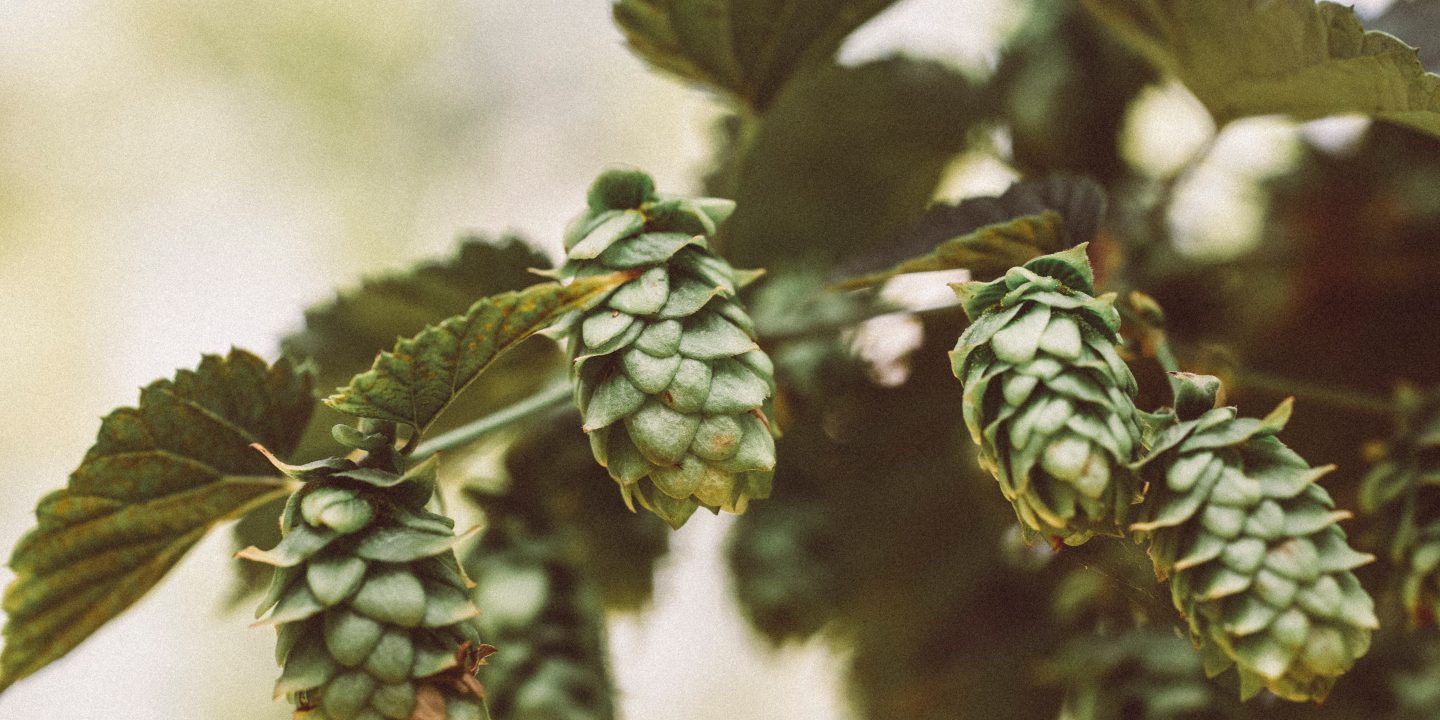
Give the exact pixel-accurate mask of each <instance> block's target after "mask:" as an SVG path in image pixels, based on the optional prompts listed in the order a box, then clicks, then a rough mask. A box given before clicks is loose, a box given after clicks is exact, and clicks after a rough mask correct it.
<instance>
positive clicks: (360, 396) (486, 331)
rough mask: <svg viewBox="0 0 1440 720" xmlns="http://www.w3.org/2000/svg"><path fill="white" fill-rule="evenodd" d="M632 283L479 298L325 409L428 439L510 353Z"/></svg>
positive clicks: (614, 278)
mask: <svg viewBox="0 0 1440 720" xmlns="http://www.w3.org/2000/svg"><path fill="white" fill-rule="evenodd" d="M634 276H635V273H633V272H632V273H615V274H612V275H603V276H599V277H593V278H585V279H581V280H576V281H574V282H572V283H570V284H569V285H559V284H556V283H544V284H540V285H535V286H532V287H530V288H528V289H526V290H523V291H519V292H508V293H502V294H500V295H495V296H492V297H488V298H482V299H481V300H478V301H476V303H475V304H474V305H472V306H470V310H469V311H468V312H466V313H465V314H463V315H457V316H455V317H452V318H449V319H448V320H445V321H443V322H441V323H440V324H439V325H436V326H432V327H428V328H426V329H425V330H422V331H421V332H420V333H419V334H417V335H415V336H414V337H411V338H409V339H405V340H401V341H400V342H398V343H396V344H395V349H394V350H392V351H390V352H384V353H381V354H380V356H379V357H378V358H376V359H375V364H374V366H373V367H371V369H370V370H369V371H368V372H365V373H362V374H360V375H356V376H355V378H354V379H353V380H351V381H350V385H349V386H348V387H344V388H341V389H340V392H339V393H337V394H335V395H332V396H330V397H329V398H326V400H325V404H326V405H329V406H330V407H332V408H334V409H336V410H339V411H340V412H343V413H347V414H350V415H355V416H359V417H367V418H374V419H377V420H389V421H393V422H398V423H405V424H408V425H411V426H412V427H414V428H416V430H417V431H418V432H422V433H423V432H424V431H425V430H426V429H427V428H429V427H430V424H431V422H433V421H434V420H435V418H436V416H438V415H439V414H440V413H441V412H442V411H443V410H445V408H446V407H447V406H448V405H449V404H450V402H451V401H452V400H453V399H454V398H455V396H456V395H458V394H459V393H460V392H461V391H462V390H464V389H465V387H466V386H468V385H469V384H470V383H471V382H473V381H474V380H475V378H476V377H478V376H479V375H480V373H481V372H482V371H484V370H485V369H486V368H487V367H489V366H490V364H491V363H493V362H494V361H495V359H496V358H498V357H499V356H500V355H501V354H503V353H504V352H505V351H507V350H509V349H511V348H513V347H515V346H516V345H518V344H519V343H520V342H521V341H523V340H525V339H526V338H528V337H530V336H531V335H533V334H535V333H536V332H539V331H540V330H543V329H545V328H546V327H549V326H550V325H551V324H552V323H554V322H555V321H556V320H558V319H560V317H561V316H563V315H565V314H566V313H569V312H570V311H572V310H576V309H579V308H582V307H585V306H587V305H588V304H590V303H592V302H595V301H596V300H599V299H600V298H603V297H604V296H605V295H606V294H607V293H609V292H610V291H611V290H614V289H615V288H616V287H618V286H620V285H621V284H622V283H624V282H626V281H628V280H630V279H631V278H633V277H634Z"/></svg>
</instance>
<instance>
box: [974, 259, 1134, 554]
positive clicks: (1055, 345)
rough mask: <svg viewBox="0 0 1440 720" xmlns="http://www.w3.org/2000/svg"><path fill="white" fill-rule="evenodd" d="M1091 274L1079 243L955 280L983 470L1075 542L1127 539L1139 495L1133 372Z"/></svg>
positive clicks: (1031, 513) (1046, 527)
mask: <svg viewBox="0 0 1440 720" xmlns="http://www.w3.org/2000/svg"><path fill="white" fill-rule="evenodd" d="M1092 278H1093V276H1092V274H1091V269H1090V263H1089V260H1088V259H1087V258H1086V256H1085V246H1084V245H1080V246H1077V247H1076V248H1075V249H1073V250H1069V251H1066V252H1063V253H1056V254H1053V255H1045V256H1042V257H1039V258H1035V259H1034V260H1031V261H1029V262H1027V263H1026V264H1025V265H1023V266H1021V267H1017V268H1012V269H1011V270H1010V271H1009V272H1008V273H1006V274H1005V276H1004V277H1002V278H1000V279H998V280H995V281H993V282H989V283H981V282H970V283H965V284H963V285H961V286H959V287H958V288H957V292H958V293H959V295H960V297H961V299H962V302H963V303H964V305H965V310H966V312H967V313H968V314H969V315H970V317H971V319H972V320H973V324H971V326H970V327H969V328H967V329H966V330H965V332H964V334H962V335H961V336H960V340H959V342H957V343H956V345H955V350H954V351H953V352H952V353H951V354H950V358H951V362H952V367H953V370H954V373H955V377H957V378H959V379H960V381H961V383H963V384H964V386H965V394H964V410H965V424H966V426H967V427H969V428H970V435H971V437H972V438H973V439H974V441H975V442H976V444H978V445H979V446H980V463H981V465H982V466H983V467H985V468H986V469H987V470H989V471H990V472H991V474H993V475H994V476H995V479H996V480H998V481H999V482H1000V490H1001V492H1003V493H1004V495H1005V497H1006V499H1008V500H1010V502H1011V503H1013V504H1014V505H1015V512H1016V514H1017V515H1019V517H1020V520H1021V522H1023V523H1024V524H1025V526H1026V527H1028V528H1029V529H1031V530H1033V531H1035V532H1039V533H1043V534H1047V535H1055V536H1058V537H1060V538H1062V539H1064V540H1065V541H1066V542H1068V543H1070V544H1079V543H1082V542H1084V541H1085V540H1087V539H1089V538H1090V537H1091V536H1092V535H1094V534H1096V533H1102V534H1110V535H1119V534H1121V528H1122V527H1123V523H1124V522H1125V520H1126V517H1127V515H1128V512H1129V507H1130V505H1131V504H1132V503H1133V502H1135V500H1136V499H1137V496H1138V494H1137V493H1138V485H1137V482H1136V480H1135V478H1134V476H1133V475H1132V473H1131V472H1130V471H1129V470H1128V469H1127V468H1126V467H1125V466H1126V464H1127V463H1129V462H1130V461H1131V460H1133V459H1134V458H1135V455H1136V453H1137V452H1138V450H1139V449H1140V434H1139V427H1138V425H1137V424H1136V416H1135V405H1134V400H1133V398H1134V395H1135V391H1136V386H1135V378H1134V376H1132V375H1131V374H1130V370H1129V368H1128V367H1126V365H1125V363H1124V361H1122V360H1121V359H1120V357H1119V355H1117V354H1116V352H1115V346H1116V344H1117V343H1118V342H1119V336H1118V334H1117V332H1118V330H1119V326H1120V318H1119V315H1118V314H1117V313H1116V311H1115V309H1114V307H1112V305H1111V302H1110V298H1109V297H1105V298H1095V297H1092V296H1091V293H1093V292H1094V289H1093V287H1092V283H1093V279H1092Z"/></svg>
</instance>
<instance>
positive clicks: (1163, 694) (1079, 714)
mask: <svg viewBox="0 0 1440 720" xmlns="http://www.w3.org/2000/svg"><path fill="white" fill-rule="evenodd" d="M1053 672H1054V673H1055V674H1056V676H1057V680H1059V681H1061V682H1064V683H1065V685H1066V688H1067V691H1068V692H1067V694H1066V698H1065V707H1066V709H1067V710H1068V711H1069V713H1070V715H1069V717H1073V718H1075V720H1219V719H1220V718H1224V717H1226V715H1225V714H1223V713H1221V712H1220V711H1219V708H1218V706H1219V700H1218V698H1217V697H1216V695H1217V694H1218V692H1217V690H1216V689H1215V688H1213V687H1211V685H1210V684H1209V683H1208V682H1206V680H1205V673H1204V671H1203V670H1202V669H1201V663H1200V658H1199V657H1198V656H1196V654H1195V650H1194V648H1192V647H1190V643H1187V642H1185V640H1184V639H1182V638H1180V637H1179V636H1178V635H1175V634H1172V633H1171V632H1170V631H1169V629H1168V628H1147V629H1137V630H1130V631H1127V632H1124V633H1122V634H1120V635H1117V636H1114V637H1105V636H1097V637H1088V636H1080V637H1077V638H1075V639H1074V640H1072V641H1071V642H1070V643H1068V644H1067V645H1066V646H1065V648H1064V649H1063V650H1062V651H1061V652H1060V653H1059V655H1057V656H1056V658H1055V660H1054V666H1053Z"/></svg>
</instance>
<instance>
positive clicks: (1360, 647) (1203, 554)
mask: <svg viewBox="0 0 1440 720" xmlns="http://www.w3.org/2000/svg"><path fill="white" fill-rule="evenodd" d="M1180 379H1181V380H1182V382H1184V383H1186V384H1188V385H1189V386H1191V387H1193V388H1197V392H1201V393H1209V397H1210V400H1211V402H1212V403H1213V402H1214V392H1215V391H1216V389H1217V388H1218V384H1217V383H1215V382H1214V378H1210V377H1204V376H1183V375H1182V376H1181V378H1180ZM1187 405H1188V406H1189V407H1190V408H1191V409H1192V410H1191V412H1187V413H1185V414H1184V415H1182V416H1180V417H1179V418H1178V419H1177V420H1176V421H1175V422H1174V424H1172V425H1170V426H1169V427H1166V428H1164V429H1162V430H1160V431H1158V432H1157V433H1156V435H1155V437H1154V438H1153V440H1152V442H1151V450H1150V453H1149V454H1148V455H1147V456H1146V457H1145V458H1144V459H1142V460H1141V461H1140V462H1138V463H1137V464H1136V466H1137V467H1138V468H1139V469H1140V471H1141V472H1142V474H1143V476H1144V478H1145V479H1146V480H1147V481H1148V482H1149V483H1150V487H1151V488H1152V489H1151V491H1150V497H1149V498H1147V500H1146V504H1145V505H1146V506H1145V511H1144V516H1143V521H1142V522H1140V523H1137V524H1136V525H1135V526H1134V529H1135V530H1136V531H1138V532H1140V533H1141V534H1142V536H1148V537H1149V538H1150V539H1151V546H1150V557H1151V560H1152V561H1153V562H1154V564H1155V571H1156V574H1157V575H1159V576H1160V577H1162V578H1163V577H1166V576H1168V577H1169V578H1170V591H1171V597H1172V599H1173V601H1174V603H1175V607H1176V608H1177V609H1178V610H1180V612H1181V613H1182V614H1183V615H1184V616H1185V618H1186V619H1187V621H1188V622H1189V626H1190V636H1191V640H1192V641H1193V642H1194V643H1195V645H1196V647H1198V648H1200V651H1201V655H1202V656H1203V658H1204V660H1205V665H1206V669H1207V670H1208V671H1209V672H1210V673H1211V674H1214V673H1218V672H1220V671H1221V670H1223V669H1225V668H1226V667H1228V666H1229V665H1231V664H1232V663H1233V664H1235V665H1236V666H1237V667H1238V668H1239V671H1240V681H1241V692H1242V694H1243V695H1246V696H1249V695H1252V694H1254V693H1256V692H1258V691H1259V690H1260V689H1261V688H1269V689H1270V691H1271V692H1273V693H1275V694H1276V695H1279V696H1280V697H1283V698H1286V699H1289V700H1317V701H1318V700H1323V699H1324V698H1325V696H1326V695H1327V694H1328V693H1329V691H1330V688H1331V687H1332V686H1333V685H1334V683H1335V679H1336V678H1337V677H1339V676H1340V675H1341V674H1343V673H1344V672H1346V671H1347V670H1349V669H1350V666H1351V665H1353V664H1354V663H1355V660H1356V659H1357V658H1359V657H1360V656H1362V655H1364V654H1365V652H1366V650H1367V649H1368V648H1369V646H1370V634H1371V631H1372V630H1374V629H1375V628H1376V627H1377V626H1378V622H1377V620H1376V617H1375V608H1374V601H1372V600H1371V598H1370V596H1369V595H1368V594H1366V592H1365V590H1364V588H1362V587H1361V586H1360V581H1359V580H1357V579H1356V577H1355V574H1354V573H1353V572H1351V571H1352V570H1353V569H1354V568H1356V567H1359V566H1361V565H1364V564H1365V563H1367V562H1370V560H1372V559H1373V558H1371V556H1369V555H1365V554H1363V553H1358V552H1356V551H1354V550H1352V549H1351V548H1350V546H1349V544H1348V543H1347V542H1346V539H1345V533H1344V531H1342V530H1341V529H1340V527H1339V525H1337V524H1336V522H1337V521H1338V520H1341V519H1343V518H1346V517H1348V516H1349V514H1348V513H1345V512H1341V511H1337V510H1335V503H1334V501H1332V500H1331V499H1330V495H1329V493H1327V492H1325V489H1324V488H1322V487H1320V486H1319V485H1317V484H1316V482H1315V481H1316V480H1318V479H1320V477H1322V476H1323V475H1325V474H1326V473H1327V472H1329V471H1330V470H1331V469H1332V468H1330V467H1320V468H1312V467H1310V466H1309V465H1308V464H1307V463H1306V462H1305V460H1304V459H1302V458H1301V457H1300V456H1299V455H1297V454H1295V453H1294V452H1293V451H1291V450H1290V449H1289V448H1287V447H1285V445H1284V444H1283V443H1281V442H1280V441H1279V440H1278V439H1277V438H1276V437H1275V434H1276V433H1278V432H1279V431H1280V429H1281V428H1283V427H1284V425H1285V422H1286V421H1287V420H1288V419H1289V415H1290V404H1289V402H1288V401H1287V402H1286V403H1284V404H1282V405H1281V406H1280V407H1279V408H1277V409H1276V410H1275V412H1272V413H1271V414H1270V415H1269V416H1268V417H1266V418H1264V419H1263V420H1257V419H1254V418H1242V417H1237V414H1236V411H1235V409H1234V408H1229V407H1225V408H1217V409H1213V410H1208V411H1205V412H1199V413H1195V412H1194V411H1195V410H1197V409H1199V407H1198V406H1199V405H1200V403H1196V402H1190V403H1187ZM1192 413H1193V414H1192Z"/></svg>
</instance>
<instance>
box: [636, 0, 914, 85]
mask: <svg viewBox="0 0 1440 720" xmlns="http://www.w3.org/2000/svg"><path fill="white" fill-rule="evenodd" d="M894 2H895V0H620V1H619V2H617V3H615V11H614V14H615V22H616V23H618V24H619V25H620V29H621V30H622V31H623V32H624V33H625V37H626V39H627V40H629V42H630V47H631V48H633V49H634V50H635V52H636V53H638V54H639V55H640V56H641V57H643V58H645V59H646V60H647V61H649V62H650V63H651V64H652V65H655V66H656V67H658V68H660V69H661V70H665V71H667V72H670V73H673V74H675V75H678V76H680V77H682V78H684V79H686V80H690V81H693V82H698V83H702V84H705V85H710V86H712V87H714V88H715V89H718V90H724V91H728V92H730V93H733V94H734V95H735V96H737V97H739V98H740V99H741V100H743V101H745V102H746V103H748V104H749V105H750V106H751V107H753V108H755V109H757V110H763V109H764V108H765V107H766V106H768V105H769V104H770V101H771V100H772V99H774V97H775V95H776V93H777V92H779V90H780V87H781V86H782V85H783V84H784V83H785V81H786V80H787V79H788V78H790V76H792V75H793V74H794V73H795V71H796V70H798V69H800V68H802V67H805V66H806V65H810V64H816V63H825V62H828V61H829V60H830V59H831V58H832V57H833V56H834V54H835V51H836V50H838V49H839V48H840V43H841V42H843V41H844V40H845V37H846V36H847V35H849V34H850V33H851V31H853V30H855V28H857V27H860V25H862V24H864V23H865V21H867V20H869V19H870V18H872V17H875V16H876V15H877V14H879V13H880V11H882V10H884V9H885V8H887V7H889V6H890V5H892V4H894Z"/></svg>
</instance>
